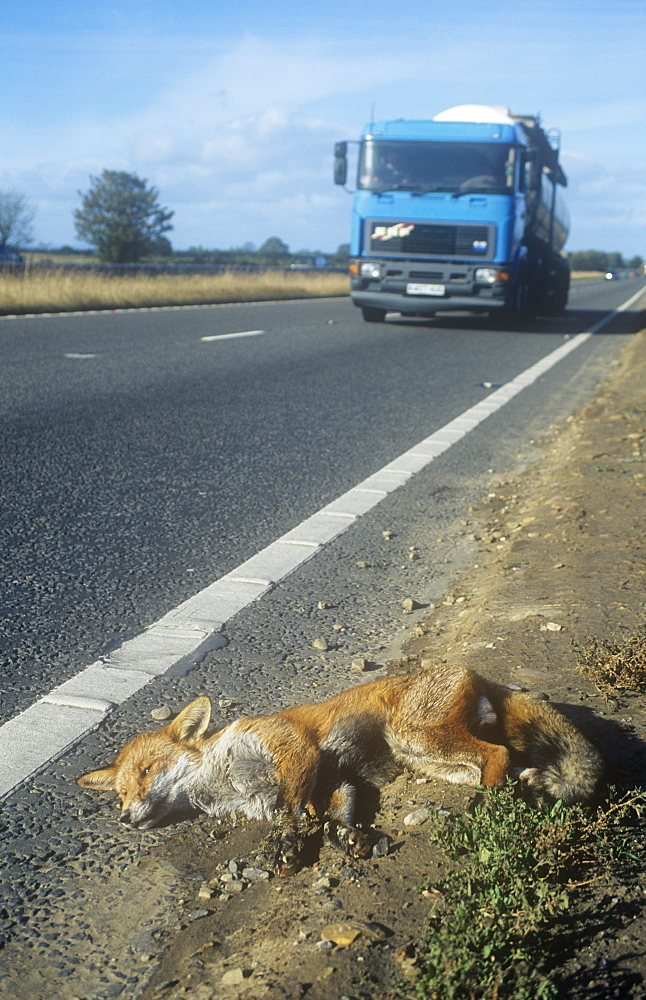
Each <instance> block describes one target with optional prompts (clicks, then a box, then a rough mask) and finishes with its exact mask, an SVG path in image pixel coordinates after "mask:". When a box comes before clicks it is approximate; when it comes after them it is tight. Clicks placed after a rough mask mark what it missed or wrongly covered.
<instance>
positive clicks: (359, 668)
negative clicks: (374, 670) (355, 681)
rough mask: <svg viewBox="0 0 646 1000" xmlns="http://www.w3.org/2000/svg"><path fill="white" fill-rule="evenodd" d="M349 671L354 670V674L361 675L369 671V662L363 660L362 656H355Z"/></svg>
mask: <svg viewBox="0 0 646 1000" xmlns="http://www.w3.org/2000/svg"><path fill="white" fill-rule="evenodd" d="M350 669H351V670H354V672H355V673H356V674H363V673H365V672H366V670H370V662H369V660H364V658H363V657H362V656H357V657H355V659H354V660H353V661H352V663H351V665H350Z"/></svg>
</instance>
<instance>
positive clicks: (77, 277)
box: [0, 266, 349, 316]
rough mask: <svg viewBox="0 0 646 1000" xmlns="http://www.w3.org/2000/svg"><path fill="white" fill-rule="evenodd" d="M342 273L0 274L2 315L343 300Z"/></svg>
mask: <svg viewBox="0 0 646 1000" xmlns="http://www.w3.org/2000/svg"><path fill="white" fill-rule="evenodd" d="M348 292H349V281H348V278H347V277H346V275H345V274H326V273H320V274H318V273H312V272H302V271H300V272H299V271H294V272H289V271H271V270H267V271H260V272H253V273H245V272H239V271H225V272H223V273H222V274H209V275H206V274H204V275H203V274H185V275H155V276H150V275H138V276H123V277H121V276H120V277H108V276H106V275H103V274H100V273H98V272H93V271H87V272H84V271H68V270H65V269H63V268H61V269H55V268H53V269H51V270H47V271H41V270H40V269H34V270H30V268H29V266H27V268H26V270H25V273H24V275H15V274H14V275H12V274H8V273H5V274H3V273H1V272H0V315H4V316H7V315H16V314H19V315H21V314H25V313H49V312H76V311H82V310H88V309H137V308H142V307H146V306H183V305H209V304H211V303H218V302H253V301H262V300H265V301H266V300H274V299H300V298H312V297H321V296H332V295H347V294H348Z"/></svg>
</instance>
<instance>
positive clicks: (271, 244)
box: [258, 236, 289, 264]
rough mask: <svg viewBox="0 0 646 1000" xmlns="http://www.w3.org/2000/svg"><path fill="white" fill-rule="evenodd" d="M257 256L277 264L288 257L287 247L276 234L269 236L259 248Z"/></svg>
mask: <svg viewBox="0 0 646 1000" xmlns="http://www.w3.org/2000/svg"><path fill="white" fill-rule="evenodd" d="M258 256H259V257H262V258H264V259H265V260H267V261H269V262H271V263H272V264H274V263H275V264H277V263H279V261H281V260H283V261H285V260H287V259H288V258H289V247H288V246H287V244H286V243H283V241H282V240H281V239H280V238H279V237H278V236H270V237H269V239H268V240H265V242H264V243H263V245H262V246H261V247H260V248H259V250H258Z"/></svg>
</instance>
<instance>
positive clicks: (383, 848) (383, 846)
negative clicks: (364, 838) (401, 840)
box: [372, 835, 390, 858]
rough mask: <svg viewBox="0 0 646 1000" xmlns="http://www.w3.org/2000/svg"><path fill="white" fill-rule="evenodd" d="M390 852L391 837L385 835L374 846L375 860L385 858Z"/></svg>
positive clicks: (373, 854)
mask: <svg viewBox="0 0 646 1000" xmlns="http://www.w3.org/2000/svg"><path fill="white" fill-rule="evenodd" d="M389 850H390V837H387V836H386V835H384V836H383V837H380V838H379V840H378V841H377V843H376V844H373V846H372V856H373V858H385V857H386V855H387V854H388V851H389Z"/></svg>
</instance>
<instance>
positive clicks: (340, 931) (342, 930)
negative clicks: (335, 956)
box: [321, 921, 361, 948]
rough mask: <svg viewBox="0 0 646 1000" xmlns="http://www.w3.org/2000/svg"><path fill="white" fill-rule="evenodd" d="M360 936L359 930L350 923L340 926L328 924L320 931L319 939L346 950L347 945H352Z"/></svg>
mask: <svg viewBox="0 0 646 1000" xmlns="http://www.w3.org/2000/svg"><path fill="white" fill-rule="evenodd" d="M360 936H361V928H360V927H357V926H355V925H354V924H353V923H351V922H350V921H348V922H347V923H346V922H343V923H340V924H328V925H327V927H324V928H323V930H322V931H321V939H322V940H323V941H331V942H332V944H336V945H338V946H339V947H340V948H347V947H348V945H350V944H352V942H353V941H356V940H357V938H358V937H360Z"/></svg>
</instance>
